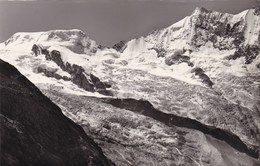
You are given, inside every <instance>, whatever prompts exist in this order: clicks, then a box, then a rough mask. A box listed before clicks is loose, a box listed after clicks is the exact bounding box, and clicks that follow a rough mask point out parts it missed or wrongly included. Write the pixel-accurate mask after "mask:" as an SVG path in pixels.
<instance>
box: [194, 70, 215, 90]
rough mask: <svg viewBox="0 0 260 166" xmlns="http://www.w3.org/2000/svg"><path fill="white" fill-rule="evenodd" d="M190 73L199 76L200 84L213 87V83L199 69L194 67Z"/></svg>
mask: <svg viewBox="0 0 260 166" xmlns="http://www.w3.org/2000/svg"><path fill="white" fill-rule="evenodd" d="M191 73H194V74H195V75H197V76H199V78H200V79H201V80H202V82H203V83H205V84H206V85H208V86H209V87H212V86H213V85H214V84H213V82H212V81H211V80H210V78H209V76H207V75H206V74H205V73H204V71H203V70H202V69H201V68H199V67H195V68H194V69H192V71H191Z"/></svg>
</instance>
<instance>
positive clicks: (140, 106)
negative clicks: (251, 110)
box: [103, 98, 259, 158]
mask: <svg viewBox="0 0 260 166" xmlns="http://www.w3.org/2000/svg"><path fill="white" fill-rule="evenodd" d="M103 101H104V102H105V103H109V104H111V105H113V106H115V107H118V108H123V109H127V110H130V111H133V112H137V113H140V114H142V115H145V116H147V117H151V118H153V119H155V120H158V121H160V122H162V123H164V124H166V125H169V126H172V125H174V126H178V127H186V128H189V129H195V130H199V131H201V132H203V133H204V134H208V135H211V136H212V137H214V138H216V139H219V140H222V141H225V142H226V143H228V144H229V145H230V146H232V147H233V148H235V149H237V150H238V151H240V152H243V153H246V154H247V155H249V156H251V157H254V158H259V152H258V150H255V149H250V148H248V147H247V146H246V145H245V144H244V143H243V142H242V141H241V140H240V138H239V137H238V136H236V135H235V134H233V133H231V132H228V131H226V130H224V129H220V128H216V127H214V126H208V125H205V124H202V123H200V122H199V121H196V120H193V119H190V118H184V117H180V116H176V115H173V114H167V113H164V112H161V111H159V110H157V109H155V108H154V107H153V105H152V104H151V103H150V102H148V101H145V100H136V99H130V98H129V99H112V98H110V99H103Z"/></svg>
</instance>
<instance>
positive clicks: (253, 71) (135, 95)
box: [0, 7, 260, 165]
mask: <svg viewBox="0 0 260 166" xmlns="http://www.w3.org/2000/svg"><path fill="white" fill-rule="evenodd" d="M259 10H260V8H259V7H256V8H254V9H249V10H246V11H243V12H241V13H239V14H236V15H232V14H227V13H220V12H216V11H210V10H207V9H203V8H197V9H196V10H195V11H194V12H193V14H192V15H190V16H187V17H186V18H184V19H183V20H181V21H179V22H177V23H175V24H173V25H171V26H170V27H167V28H165V29H162V30H157V31H155V32H152V33H150V34H149V35H147V36H145V37H140V38H138V39H133V40H131V41H128V42H126V41H122V42H119V43H118V44H116V45H115V46H114V47H113V48H105V47H101V46H99V45H97V44H95V42H94V41H92V40H91V39H89V38H88V37H87V36H86V34H84V33H83V32H81V31H79V30H55V31H48V32H38V33H17V34H15V35H14V36H12V37H11V38H10V39H9V40H7V41H6V42H5V43H2V44H0V58H2V59H4V60H6V61H8V62H9V63H11V64H13V65H14V66H16V67H17V68H18V70H19V71H21V73H23V74H24V75H25V76H26V77H28V79H29V80H30V81H32V82H33V83H35V85H36V86H37V87H39V88H40V89H41V91H42V92H44V94H45V95H46V96H48V97H50V98H51V100H52V101H54V102H55V103H56V104H58V105H59V106H60V107H61V108H62V110H63V112H64V113H65V114H66V115H67V116H68V117H70V118H71V119H73V120H74V121H75V122H76V123H78V124H80V125H81V126H83V128H84V130H85V131H86V132H87V133H89V134H90V135H91V136H92V138H94V139H95V140H96V141H98V143H99V145H100V146H101V147H102V149H103V150H104V151H105V153H106V155H107V156H108V157H109V158H111V159H112V160H113V161H114V162H115V163H116V164H118V165H140V164H143V165H153V164H154V165H169V164H175V165H187V164H188V165H239V164H241V165H254V164H256V165H257V164H258V163H259V161H257V160H255V159H253V158H252V157H255V158H259V153H258V149H259V147H260V144H259V143H260V113H259V108H260V96H259V94H260V86H259V85H260V79H259V78H260V68H259V66H260V55H259V52H260V44H259V36H260V35H259V31H260V29H259V27H260V26H259V25H260V16H259ZM76 41H81V43H83V44H81V47H78V45H77V44H76V43H77V42H76ZM84 41H85V42H84ZM87 41H88V42H87ZM84 43H90V46H88V45H89V44H84ZM104 98H105V99H106V101H113V100H115V101H116V103H117V104H120V103H121V102H123V103H121V105H123V106H122V107H119V106H118V105H115V104H112V103H111V102H107V103H106V102H104ZM117 98H118V99H117ZM129 98H131V99H133V100H136V101H139V100H141V101H147V102H148V103H151V105H152V106H153V107H152V108H153V109H151V110H158V111H159V112H160V115H158V116H159V117H160V116H161V115H162V116H163V117H164V116H165V118H164V120H163V121H162V120H160V119H158V118H157V116H156V117H155V116H152V115H153V114H152V113H151V114H150V113H149V111H148V113H149V114H148V115H147V114H143V113H147V111H144V112H143V109H142V108H140V107H139V104H138V102H137V103H134V104H130V105H131V108H129V107H126V106H125V105H124V102H125V101H128V100H130V99H129ZM126 103H127V102H126ZM111 104H112V105H111ZM132 107H136V108H135V109H133V108H132ZM133 110H134V111H133ZM140 114H141V115H140ZM154 114H155V115H157V114H156V113H154ZM171 117H173V119H175V120H176V119H177V120H176V121H175V120H174V121H173V122H171ZM176 117H178V118H180V119H182V120H183V121H184V120H185V122H187V124H190V126H189V125H186V126H185V125H183V123H179V120H178V118H176ZM165 119H166V120H169V121H170V122H171V123H172V125H169V124H171V123H165ZM193 122H194V123H193ZM184 124H186V123H184ZM193 124H194V125H195V127H193ZM176 126H179V127H180V128H179V127H176ZM196 126H199V127H196ZM210 129H212V130H210ZM215 131H216V132H215ZM174 133H175V134H174ZM221 133H222V134H221ZM218 134H220V135H221V136H219V135H218ZM214 135H215V136H214ZM233 139H234V140H233ZM220 140H223V141H224V142H222V141H220ZM234 142H237V143H236V144H234ZM205 145H206V146H205ZM241 152H243V153H246V154H247V155H245V154H241ZM225 153H228V154H230V156H228V157H225V156H226V155H224V154H225ZM214 156H218V157H217V159H215V157H214ZM250 156H251V157H250ZM258 160H259V159H258ZM149 161H151V162H149Z"/></svg>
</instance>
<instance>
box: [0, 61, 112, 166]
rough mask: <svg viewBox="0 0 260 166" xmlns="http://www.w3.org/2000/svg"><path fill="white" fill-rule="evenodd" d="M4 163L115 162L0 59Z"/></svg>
mask: <svg viewBox="0 0 260 166" xmlns="http://www.w3.org/2000/svg"><path fill="white" fill-rule="evenodd" d="M0 126H1V127H0V133H1V134H0V147H1V153H0V163H1V165H5V166H7V165H22V166H23V165H38V166H43V165H49V166H54V165H60V166H65V165H68V166H70V165H74V166H83V165H98V166H108V165H114V164H113V163H112V162H111V161H110V160H108V159H107V158H106V157H105V156H104V154H103V152H102V150H101V148H100V147H98V145H97V144H96V143H95V142H94V141H93V140H92V139H90V138H89V137H88V136H87V135H86V134H85V132H84V130H83V129H82V128H81V127H80V126H79V125H77V124H75V123H74V122H73V121H71V120H70V119H68V118H67V117H66V116H65V115H63V114H62V112H61V110H60V108H59V107H58V106H57V105H55V104H54V103H53V102H51V100H50V99H48V98H47V97H46V96H44V95H43V94H42V93H41V91H40V90H39V89H38V88H37V87H36V86H35V85H34V84H32V83H31V82H30V81H29V80H27V79H26V78H25V77H24V76H23V75H22V74H21V73H19V72H18V70H17V69H16V68H15V67H13V66H11V65H10V64H8V63H6V62H4V61H2V60H1V59H0Z"/></svg>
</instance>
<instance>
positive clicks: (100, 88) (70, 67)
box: [32, 45, 112, 95]
mask: <svg viewBox="0 0 260 166" xmlns="http://www.w3.org/2000/svg"><path fill="white" fill-rule="evenodd" d="M32 51H33V52H34V54H35V55H36V56H37V55H39V54H44V55H45V58H46V60H50V61H53V62H55V63H56V64H57V65H58V66H59V67H60V68H61V69H62V70H63V71H66V72H68V73H69V74H70V75H71V79H69V78H64V77H61V76H59V75H57V74H56V73H55V72H50V71H46V70H44V69H41V68H38V71H39V72H43V73H44V74H45V75H46V76H48V77H55V78H56V79H63V80H71V81H72V82H73V83H74V84H76V85H78V86H79V87H81V88H83V89H84V90H87V91H90V92H99V93H101V94H104V95H112V93H111V92H110V91H108V90H106V88H109V87H110V85H109V84H107V83H104V82H101V81H100V79H99V78H98V77H96V76H95V75H93V74H91V73H90V74H88V73H86V72H85V70H84V69H83V67H81V66H78V65H76V64H70V63H68V62H66V63H65V62H63V60H62V58H61V54H60V52H59V51H57V50H53V51H51V52H49V51H48V50H47V49H43V48H41V47H40V46H38V45H33V48H32Z"/></svg>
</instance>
